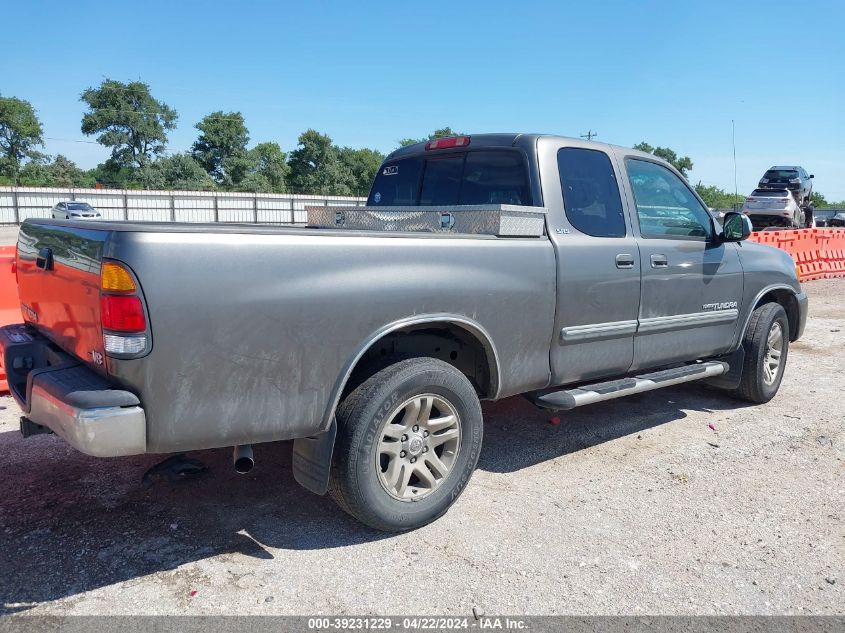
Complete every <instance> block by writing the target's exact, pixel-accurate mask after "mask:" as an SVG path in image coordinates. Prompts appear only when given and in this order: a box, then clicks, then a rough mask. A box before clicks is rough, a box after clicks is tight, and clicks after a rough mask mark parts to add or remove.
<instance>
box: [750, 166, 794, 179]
mask: <svg viewBox="0 0 845 633" xmlns="http://www.w3.org/2000/svg"><path fill="white" fill-rule="evenodd" d="M758 173H759V172H758ZM763 178H768V179H769V180H791V179H792V178H798V172H797V171H795V170H794V169H770V170H769V171H767V172H766V175H765V176H763Z"/></svg>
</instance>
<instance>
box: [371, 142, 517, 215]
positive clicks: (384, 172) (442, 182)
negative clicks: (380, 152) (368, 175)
mask: <svg viewBox="0 0 845 633" xmlns="http://www.w3.org/2000/svg"><path fill="white" fill-rule="evenodd" d="M468 204H517V205H528V206H531V205H532V204H533V203H532V199H531V188H530V187H529V184H528V170H527V168H526V165H525V158H524V157H523V155H522V153H521V152H518V151H515V150H479V151H470V152H456V153H449V154H441V155H439V156H436V155H434V156H430V157H428V156H411V157H408V158H400V159H397V160H395V161H388V162H386V163H384V165H382V166H381V168H380V169H379V172H378V174H376V178H375V181H374V182H373V187H372V189H371V191H370V197H369V198H368V199H367V205H369V206H383V207H384V206H420V205H422V206H430V205H439V206H441V205H442V206H451V205H468Z"/></svg>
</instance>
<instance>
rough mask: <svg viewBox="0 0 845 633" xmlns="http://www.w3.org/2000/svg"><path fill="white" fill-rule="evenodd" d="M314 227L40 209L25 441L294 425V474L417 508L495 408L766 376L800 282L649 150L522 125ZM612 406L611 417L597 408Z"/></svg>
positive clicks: (382, 511)
mask: <svg viewBox="0 0 845 633" xmlns="http://www.w3.org/2000/svg"><path fill="white" fill-rule="evenodd" d="M308 219H309V222H308V225H307V226H262V225H241V224H176V223H153V222H109V221H86V222H81V221H73V220H70V221H68V220H47V219H30V220H27V221H26V222H24V223H23V225H22V226H21V229H20V236H19V240H18V244H17V259H16V263H17V282H18V288H19V293H20V302H21V309H22V314H23V319H24V323H21V324H17V325H11V326H7V327H5V328H3V329H2V330H0V348H2V355H0V356H2V363H3V366H4V367H5V369H6V372H7V374H8V381H9V386H10V389H11V391H12V393H13V395H14V397H15V399H16V400H17V402H18V404H19V405H20V407H21V409H22V410H23V417H22V418H21V431H22V432H23V434H24V435H25V436H29V435H35V434H38V433H44V432H48V433H49V432H52V433H56V434H58V435H60V436H61V437H62V438H64V440H66V441H67V442H68V443H69V444H71V445H72V446H74V447H75V448H76V449H78V450H80V451H82V452H84V453H87V454H89V455H95V456H121V455H133V454H139V453H171V452H177V451H178V452H183V451H192V450H198V449H208V448H214V447H233V450H234V456H235V465H236V469H238V470H240V471H245V470H247V469H248V468H250V467H251V465H252V463H253V458H252V455H253V452H252V447H253V446H254V445H258V444H261V443H264V442H274V441H278V440H293V442H292V447H293V449H292V450H293V469H294V474H295V477H296V480H297V481H298V482H299V483H300V484H302V485H304V486H305V487H306V488H308V489H309V490H311V491H313V492H315V493H317V494H325V493H326V492H328V493H329V494H331V496H332V497H333V498H334V499H335V500H336V501H337V502H338V504H339V505H340V506H341V507H342V508H343V509H344V510H346V511H347V512H348V513H350V514H351V515H352V516H354V517H356V518H357V519H359V520H360V521H362V522H364V523H365V524H367V525H369V526H372V527H374V528H377V529H379V530H385V531H403V530H409V529H413V528H416V527H419V526H422V525H424V524H426V523H428V522H430V521H432V520H434V519H436V518H437V517H439V516H441V515H442V514H443V513H444V512H446V510H447V509H448V508H449V507H450V505H451V504H453V503H454V502H455V500H456V499H457V498H458V496H459V495H460V493H461V492H462V490H463V489H464V487H465V486H466V485H467V483H468V481H469V479H470V476H471V474H472V472H473V470H474V468H475V466H476V462H477V460H478V457H479V453H480V451H481V447H482V436H483V424H482V413H481V407H480V401H481V400H498V399H501V398H506V397H509V396H513V395H516V394H524V395H525V396H526V397H527V398H528V399H529V400H530V401H531V402H533V403H534V404H535V405H537V406H538V407H543V408H546V409H549V410H553V411H566V410H570V409H573V408H575V407H580V406H588V405H590V404H592V403H596V402H601V401H604V400H609V399H613V398H620V397H623V396H626V395H629V394H635V393H643V392H647V391H651V390H655V389H661V388H663V387H668V386H670V385H676V384H679V383H686V382H690V381H696V380H702V381H704V382H707V383H710V384H711V385H715V386H716V387H721V388H723V389H725V390H727V391H729V392H730V393H731V394H733V395H734V396H736V397H738V398H740V399H743V400H746V401H750V402H753V403H765V402H767V401H769V400H770V399H771V398H772V397H774V396H775V394H776V393H777V391H778V387H779V386H780V383H781V380H782V378H783V374H784V368H785V366H786V361H787V353H788V350H789V343H790V342H791V341H795V340H796V339H798V338H799V337H800V336H801V333H802V331H803V329H804V324H805V320H806V316H807V297H806V295H805V294H804V292H802V289H801V286H800V284H799V281H798V278H797V276H796V271H795V264H794V263H793V261H792V260H791V259H790V257H789V256H788V255H787V254H786V253H784V252H782V251H779V250H777V249H774V248H771V247H768V246H765V245H761V244H756V243H751V242H748V241H745V240H746V238H747V237H748V236H749V233H750V230H751V227H750V223H749V221H748V219H747V217H745V216H743V215H741V214H737V213H728V214H727V215H726V216H725V218H724V221H723V225H722V226H719V225H718V224H716V223H714V221H713V219H712V217H711V215H710V214H709V213H708V211H707V207H706V206H705V204H704V203H703V202H702V201H701V199H700V198H699V197H698V195H697V194H696V193H695V191H694V190H693V189H692V188H691V187H690V186H689V184H688V183H687V181H686V180H685V179H684V177H683V176H682V175H681V174H680V173H678V171H676V170H675V169H674V168H673V167H672V166H671V165H669V164H667V163H666V162H664V161H662V160H660V159H658V158H656V157H654V156H652V155H650V154H645V153H642V152H638V151H634V150H631V149H626V148H623V147H617V146H612V145H607V144H601V143H596V142H590V141H584V140H578V139H570V138H563V137H559V136H551V135H532V134H489V135H488V134H485V135H475V136H457V137H450V138H445V139H437V140H433V141H429V142H427V143H420V144H417V145H412V146H409V147H405V148H402V149H398V150H396V151H395V152H393V153H392V154H390V155H389V156H388V157H387V159H386V160H385V162H384V164H383V165H382V166H381V167H380V169H379V171H378V173H377V175H376V177H375V180H374V182H373V185H372V189H371V191H370V194H369V198H368V201H367V205H366V206H364V207H357V208H351V207H350V208H341V207H315V208H310V209H309V210H308ZM596 423H597V424H599V423H600V421H599V420H597V421H596Z"/></svg>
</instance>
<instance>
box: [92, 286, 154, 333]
mask: <svg viewBox="0 0 845 633" xmlns="http://www.w3.org/2000/svg"><path fill="white" fill-rule="evenodd" d="M100 317H101V319H102V322H103V329H104V330H115V331H116V332H143V331H144V330H146V329H147V320H146V319H145V318H144V306H143V305H141V299H140V298H139V297H136V296H125V295H102V296H101V297H100Z"/></svg>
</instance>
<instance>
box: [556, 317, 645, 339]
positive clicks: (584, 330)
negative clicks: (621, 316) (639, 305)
mask: <svg viewBox="0 0 845 633" xmlns="http://www.w3.org/2000/svg"><path fill="white" fill-rule="evenodd" d="M636 331H637V321H636V319H634V320H632V321H611V322H608V323H593V324H590V325H573V326H571V327H565V328H563V329H562V330H561V331H560V340H561V342H562V343H581V342H583V341H593V340H597V339H607V338H616V337H621V336H628V335H631V334H633V333H634V332H636Z"/></svg>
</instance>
